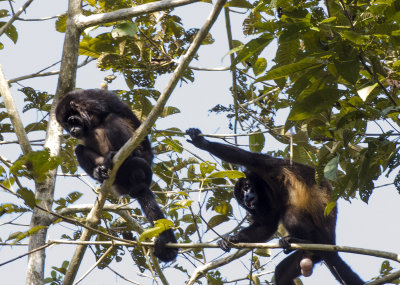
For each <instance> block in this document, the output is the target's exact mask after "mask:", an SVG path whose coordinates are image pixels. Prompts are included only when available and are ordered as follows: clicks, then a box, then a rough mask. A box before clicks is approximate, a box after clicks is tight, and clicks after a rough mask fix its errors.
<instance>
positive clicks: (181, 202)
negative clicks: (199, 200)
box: [174, 199, 193, 209]
mask: <svg viewBox="0 0 400 285" xmlns="http://www.w3.org/2000/svg"><path fill="white" fill-rule="evenodd" d="M192 203H193V200H188V199H182V200H179V201H177V202H175V203H174V206H177V207H178V208H187V209H188V208H190V205H192Z"/></svg>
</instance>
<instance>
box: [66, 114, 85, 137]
mask: <svg viewBox="0 0 400 285" xmlns="http://www.w3.org/2000/svg"><path fill="white" fill-rule="evenodd" d="M64 128H65V129H66V130H67V132H69V133H70V134H71V136H73V137H74V138H77V139H80V138H83V137H84V136H85V135H86V132H87V124H85V120H84V119H83V118H82V117H80V116H78V115H71V116H69V117H68V119H67V120H66V124H65V126H64Z"/></svg>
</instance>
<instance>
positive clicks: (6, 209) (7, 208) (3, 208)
mask: <svg viewBox="0 0 400 285" xmlns="http://www.w3.org/2000/svg"><path fill="white" fill-rule="evenodd" d="M28 211H29V209H28V208H25V207H21V206H18V205H15V204H12V203H5V204H1V205H0V217H1V216H2V215H3V214H6V213H7V214H11V213H26V212H28Z"/></svg>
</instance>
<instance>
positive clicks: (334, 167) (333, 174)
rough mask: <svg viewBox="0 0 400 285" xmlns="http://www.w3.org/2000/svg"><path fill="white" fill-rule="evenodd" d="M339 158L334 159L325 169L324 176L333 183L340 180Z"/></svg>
mask: <svg viewBox="0 0 400 285" xmlns="http://www.w3.org/2000/svg"><path fill="white" fill-rule="evenodd" d="M338 166H339V156H338V155H337V156H335V157H334V158H332V159H331V160H330V161H329V162H328V163H327V164H326V166H325V168H324V176H325V177H326V178H327V179H329V180H332V181H337V178H338Z"/></svg>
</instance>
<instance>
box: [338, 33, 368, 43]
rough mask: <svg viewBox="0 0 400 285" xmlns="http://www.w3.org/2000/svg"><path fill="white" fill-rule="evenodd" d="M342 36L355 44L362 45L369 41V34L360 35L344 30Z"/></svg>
mask: <svg viewBox="0 0 400 285" xmlns="http://www.w3.org/2000/svg"><path fill="white" fill-rule="evenodd" d="M342 35H343V37H344V38H345V39H346V40H349V41H351V42H352V43H354V44H356V45H364V44H367V43H368V42H369V36H364V35H360V34H359V33H356V32H354V31H344V32H343V34H342Z"/></svg>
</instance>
